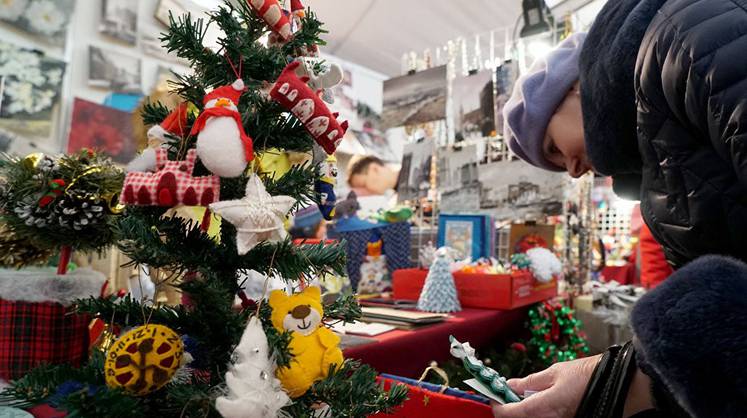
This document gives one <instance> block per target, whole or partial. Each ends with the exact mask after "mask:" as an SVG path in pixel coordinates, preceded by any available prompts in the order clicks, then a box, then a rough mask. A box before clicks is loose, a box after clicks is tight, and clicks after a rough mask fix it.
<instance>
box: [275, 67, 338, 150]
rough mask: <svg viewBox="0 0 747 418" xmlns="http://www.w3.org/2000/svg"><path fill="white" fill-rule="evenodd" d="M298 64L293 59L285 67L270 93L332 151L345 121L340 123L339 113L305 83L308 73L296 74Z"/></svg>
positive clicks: (315, 138) (335, 146) (317, 139)
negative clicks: (303, 75) (301, 75)
mask: <svg viewBox="0 0 747 418" xmlns="http://www.w3.org/2000/svg"><path fill="white" fill-rule="evenodd" d="M299 65H301V63H300V62H298V61H293V62H292V63H290V64H288V65H287V66H286V67H285V69H284V70H283V72H282V73H280V77H278V79H277V81H276V82H275V85H274V86H273V87H272V90H270V96H271V97H272V98H273V99H274V100H275V101H276V102H278V103H279V104H280V105H281V106H283V107H284V108H285V109H287V110H288V111H289V112H291V113H292V114H293V115H294V116H295V117H296V118H298V120H300V121H301V123H303V125H304V127H305V128H306V130H307V131H308V132H309V134H311V136H312V137H314V140H315V141H316V142H317V143H318V144H319V145H321V147H322V148H324V151H326V152H327V154H330V155H331V154H334V152H335V150H336V149H337V146H338V145H339V144H340V141H342V137H343V136H344V135H345V132H346V131H347V129H348V121H344V122H342V123H339V122H338V121H337V116H338V114H337V113H332V112H330V110H329V108H328V107H327V105H326V104H325V103H324V102H323V101H322V99H320V98H319V96H318V95H317V94H316V93H315V92H314V91H313V90H312V89H311V87H309V86H308V85H307V84H306V82H307V81H309V77H300V78H299V77H298V75H297V74H296V69H297V68H298V66H299Z"/></svg>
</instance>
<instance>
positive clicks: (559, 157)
mask: <svg viewBox="0 0 747 418" xmlns="http://www.w3.org/2000/svg"><path fill="white" fill-rule="evenodd" d="M542 149H543V152H544V154H545V158H546V159H547V160H548V161H550V162H551V163H553V164H555V165H557V166H558V167H560V168H563V169H565V170H566V171H568V174H570V175H571V176H572V177H576V178H578V177H581V176H582V175H584V174H585V173H586V172H587V171H589V170H591V169H592V166H591V163H590V162H589V158H588V156H587V155H586V143H585V142H584V123H583V119H582V116H581V96H580V95H579V90H578V83H576V85H575V86H574V87H573V89H571V90H570V91H569V92H568V94H567V95H566V97H565V99H564V100H563V102H561V103H560V105H559V106H558V109H557V110H556V111H555V114H554V115H553V116H552V118H551V119H550V123H549V124H548V125H547V133H546V134H545V141H544V143H543V144H542Z"/></svg>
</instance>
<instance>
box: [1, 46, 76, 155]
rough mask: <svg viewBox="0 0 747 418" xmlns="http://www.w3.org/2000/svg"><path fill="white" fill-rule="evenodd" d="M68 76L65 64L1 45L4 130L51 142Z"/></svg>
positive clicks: (26, 50)
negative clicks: (63, 85) (61, 92)
mask: <svg viewBox="0 0 747 418" xmlns="http://www.w3.org/2000/svg"><path fill="white" fill-rule="evenodd" d="M64 74H65V63H64V62H63V61H59V60H56V59H53V58H50V57H48V56H46V55H44V54H43V53H41V52H40V51H37V50H31V49H25V48H20V47H17V46H15V45H11V44H9V43H5V42H0V90H2V93H1V94H0V129H3V130H6V131H9V132H10V134H11V136H13V137H16V136H19V137H23V138H28V139H34V140H39V141H41V142H43V141H44V140H49V138H50V136H51V133H52V132H51V131H52V125H53V120H54V119H55V116H56V114H57V113H58V112H56V109H57V104H58V103H59V99H60V91H61V88H62V79H63V76H64Z"/></svg>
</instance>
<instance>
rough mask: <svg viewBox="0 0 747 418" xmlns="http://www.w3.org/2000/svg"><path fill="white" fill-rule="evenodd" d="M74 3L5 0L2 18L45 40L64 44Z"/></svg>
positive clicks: (66, 0)
mask: <svg viewBox="0 0 747 418" xmlns="http://www.w3.org/2000/svg"><path fill="white" fill-rule="evenodd" d="M73 5H74V1H73V0H3V1H2V2H0V20H3V21H5V22H7V23H9V24H11V25H13V26H14V27H16V28H18V29H19V30H22V31H24V32H27V33H30V34H32V35H35V36H36V37H37V38H38V39H39V40H42V41H44V42H47V43H50V44H52V45H63V44H64V43H65V38H66V36H65V33H66V32H67V27H68V23H69V22H70V14H71V13H72V10H73Z"/></svg>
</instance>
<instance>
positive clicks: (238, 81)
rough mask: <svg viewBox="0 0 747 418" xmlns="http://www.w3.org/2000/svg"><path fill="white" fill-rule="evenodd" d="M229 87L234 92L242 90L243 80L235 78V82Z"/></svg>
mask: <svg viewBox="0 0 747 418" xmlns="http://www.w3.org/2000/svg"><path fill="white" fill-rule="evenodd" d="M231 87H233V89H234V90H236V91H242V90H244V80H242V79H240V78H237V79H236V81H234V82H233V84H231Z"/></svg>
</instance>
